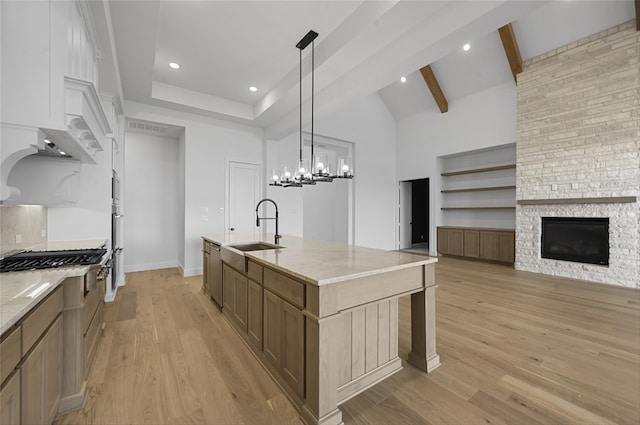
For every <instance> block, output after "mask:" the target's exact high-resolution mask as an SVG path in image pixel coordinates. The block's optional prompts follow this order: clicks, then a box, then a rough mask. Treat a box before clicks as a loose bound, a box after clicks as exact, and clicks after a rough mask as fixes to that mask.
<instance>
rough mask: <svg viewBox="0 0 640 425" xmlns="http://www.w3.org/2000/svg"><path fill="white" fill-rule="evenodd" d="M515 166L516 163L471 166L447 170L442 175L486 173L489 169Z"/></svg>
mask: <svg viewBox="0 0 640 425" xmlns="http://www.w3.org/2000/svg"><path fill="white" fill-rule="evenodd" d="M513 168H516V164H505V165H496V166H493V167H482V168H471V169H468V170H459V171H447V172H445V173H440V175H441V176H443V177H449V176H459V175H462V174H475V173H486V172H489V171H500V170H510V169H513Z"/></svg>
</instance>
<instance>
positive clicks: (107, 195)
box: [48, 139, 112, 247]
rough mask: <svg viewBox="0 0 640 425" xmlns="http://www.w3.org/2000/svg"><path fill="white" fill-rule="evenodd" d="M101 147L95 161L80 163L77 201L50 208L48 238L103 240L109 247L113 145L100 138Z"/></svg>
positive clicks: (59, 239)
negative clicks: (101, 149) (68, 204)
mask: <svg viewBox="0 0 640 425" xmlns="http://www.w3.org/2000/svg"><path fill="white" fill-rule="evenodd" d="M102 147H103V148H104V150H103V151H102V152H98V153H97V154H96V162H97V164H82V165H81V166H80V176H79V179H78V181H79V183H78V202H77V203H76V204H75V205H74V206H73V207H50V208H49V214H48V216H49V217H48V227H49V235H48V236H49V240H50V241H65V240H81V239H105V240H107V241H108V242H107V246H108V247H110V246H111V242H110V241H111V170H112V168H111V167H112V154H111V151H112V145H111V141H110V139H104V140H103V141H102Z"/></svg>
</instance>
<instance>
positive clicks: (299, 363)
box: [281, 300, 305, 397]
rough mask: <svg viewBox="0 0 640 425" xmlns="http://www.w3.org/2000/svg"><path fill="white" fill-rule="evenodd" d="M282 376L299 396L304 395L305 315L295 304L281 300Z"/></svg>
mask: <svg viewBox="0 0 640 425" xmlns="http://www.w3.org/2000/svg"><path fill="white" fill-rule="evenodd" d="M281 306H282V331H281V332H282V336H281V339H282V342H281V344H282V349H281V353H282V355H281V365H282V366H281V367H282V376H283V377H284V380H285V381H286V382H287V384H289V386H290V387H291V388H292V389H293V390H294V391H295V392H296V394H298V395H299V396H301V397H302V396H303V395H304V353H305V351H304V315H303V314H302V311H300V310H299V309H298V308H296V307H295V306H293V305H291V304H289V303H288V302H286V301H284V300H281Z"/></svg>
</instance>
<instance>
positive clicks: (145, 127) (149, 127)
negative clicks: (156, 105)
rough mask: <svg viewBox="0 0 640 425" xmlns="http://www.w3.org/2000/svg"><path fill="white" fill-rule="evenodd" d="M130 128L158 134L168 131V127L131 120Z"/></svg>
mask: <svg viewBox="0 0 640 425" xmlns="http://www.w3.org/2000/svg"><path fill="white" fill-rule="evenodd" d="M129 128H130V129H132V130H142V131H145V132H151V133H157V134H166V133H167V127H163V126H161V125H155V124H150V123H145V122H140V121H129Z"/></svg>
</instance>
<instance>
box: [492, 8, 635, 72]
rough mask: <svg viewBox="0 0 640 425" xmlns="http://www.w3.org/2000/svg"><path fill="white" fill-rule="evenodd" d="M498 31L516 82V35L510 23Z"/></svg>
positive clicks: (519, 62)
mask: <svg viewBox="0 0 640 425" xmlns="http://www.w3.org/2000/svg"><path fill="white" fill-rule="evenodd" d="M636 1H639V0H636ZM498 33H499V34H500V40H502V47H504V53H505V54H506V55H507V60H508V61H509V67H510V68H511V74H513V81H515V82H516V84H518V77H517V76H518V74H519V73H521V72H522V57H521V56H520V48H519V47H518V41H517V40H516V35H515V33H514V32H513V27H512V26H511V24H507V25H505V26H503V27H501V28H498Z"/></svg>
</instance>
